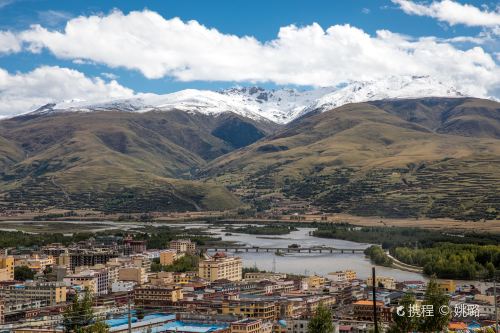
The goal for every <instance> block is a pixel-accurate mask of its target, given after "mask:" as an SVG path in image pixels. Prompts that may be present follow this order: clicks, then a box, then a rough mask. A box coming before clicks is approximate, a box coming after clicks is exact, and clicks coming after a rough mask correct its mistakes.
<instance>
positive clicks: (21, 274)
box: [14, 266, 35, 281]
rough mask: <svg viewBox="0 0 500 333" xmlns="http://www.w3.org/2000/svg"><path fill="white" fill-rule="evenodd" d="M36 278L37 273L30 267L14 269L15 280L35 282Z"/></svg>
mask: <svg viewBox="0 0 500 333" xmlns="http://www.w3.org/2000/svg"><path fill="white" fill-rule="evenodd" d="M34 277H35V271H33V270H32V269H31V268H29V267H28V266H17V267H14V280H18V281H26V280H33V278H34Z"/></svg>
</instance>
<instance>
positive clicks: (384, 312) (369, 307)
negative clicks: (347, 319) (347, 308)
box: [353, 300, 392, 322]
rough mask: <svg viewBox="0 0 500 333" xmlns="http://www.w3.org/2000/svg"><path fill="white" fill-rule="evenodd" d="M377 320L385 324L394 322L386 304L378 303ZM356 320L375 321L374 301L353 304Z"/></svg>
mask: <svg viewBox="0 0 500 333" xmlns="http://www.w3.org/2000/svg"><path fill="white" fill-rule="evenodd" d="M376 306H377V319H378V320H380V321H383V322H389V321H391V320H392V312H391V308H390V307H386V306H385V305H384V302H380V301H377V302H376ZM353 312H354V318H355V319H356V320H365V321H373V301H369V300H361V301H357V302H355V303H354V304H353Z"/></svg>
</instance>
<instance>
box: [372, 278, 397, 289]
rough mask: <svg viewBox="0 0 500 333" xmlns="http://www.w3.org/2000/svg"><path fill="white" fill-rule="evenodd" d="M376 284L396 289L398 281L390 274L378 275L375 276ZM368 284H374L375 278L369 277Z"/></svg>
mask: <svg viewBox="0 0 500 333" xmlns="http://www.w3.org/2000/svg"><path fill="white" fill-rule="evenodd" d="M375 282H376V283H375V286H377V287H380V288H385V289H392V290H394V289H396V281H395V280H394V278H392V277H389V276H376V277H375ZM366 284H367V285H368V286H372V285H373V278H372V277H369V278H368V279H367V280H366Z"/></svg>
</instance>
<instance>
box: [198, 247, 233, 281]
mask: <svg viewBox="0 0 500 333" xmlns="http://www.w3.org/2000/svg"><path fill="white" fill-rule="evenodd" d="M198 275H199V277H201V278H203V279H205V280H208V281H216V280H221V279H226V280H229V281H241V275H242V262H241V258H239V257H228V256H226V254H225V253H223V252H219V253H216V254H215V255H214V256H213V257H210V258H207V259H205V260H200V262H199V264H198Z"/></svg>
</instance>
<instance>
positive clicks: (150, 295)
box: [134, 285, 183, 306]
mask: <svg viewBox="0 0 500 333" xmlns="http://www.w3.org/2000/svg"><path fill="white" fill-rule="evenodd" d="M182 299H183V294H182V288H181V287H178V286H174V285H171V286H143V287H138V288H135V289H134V304H135V305H136V306H168V305H170V304H172V303H175V302H178V301H180V300H182Z"/></svg>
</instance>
